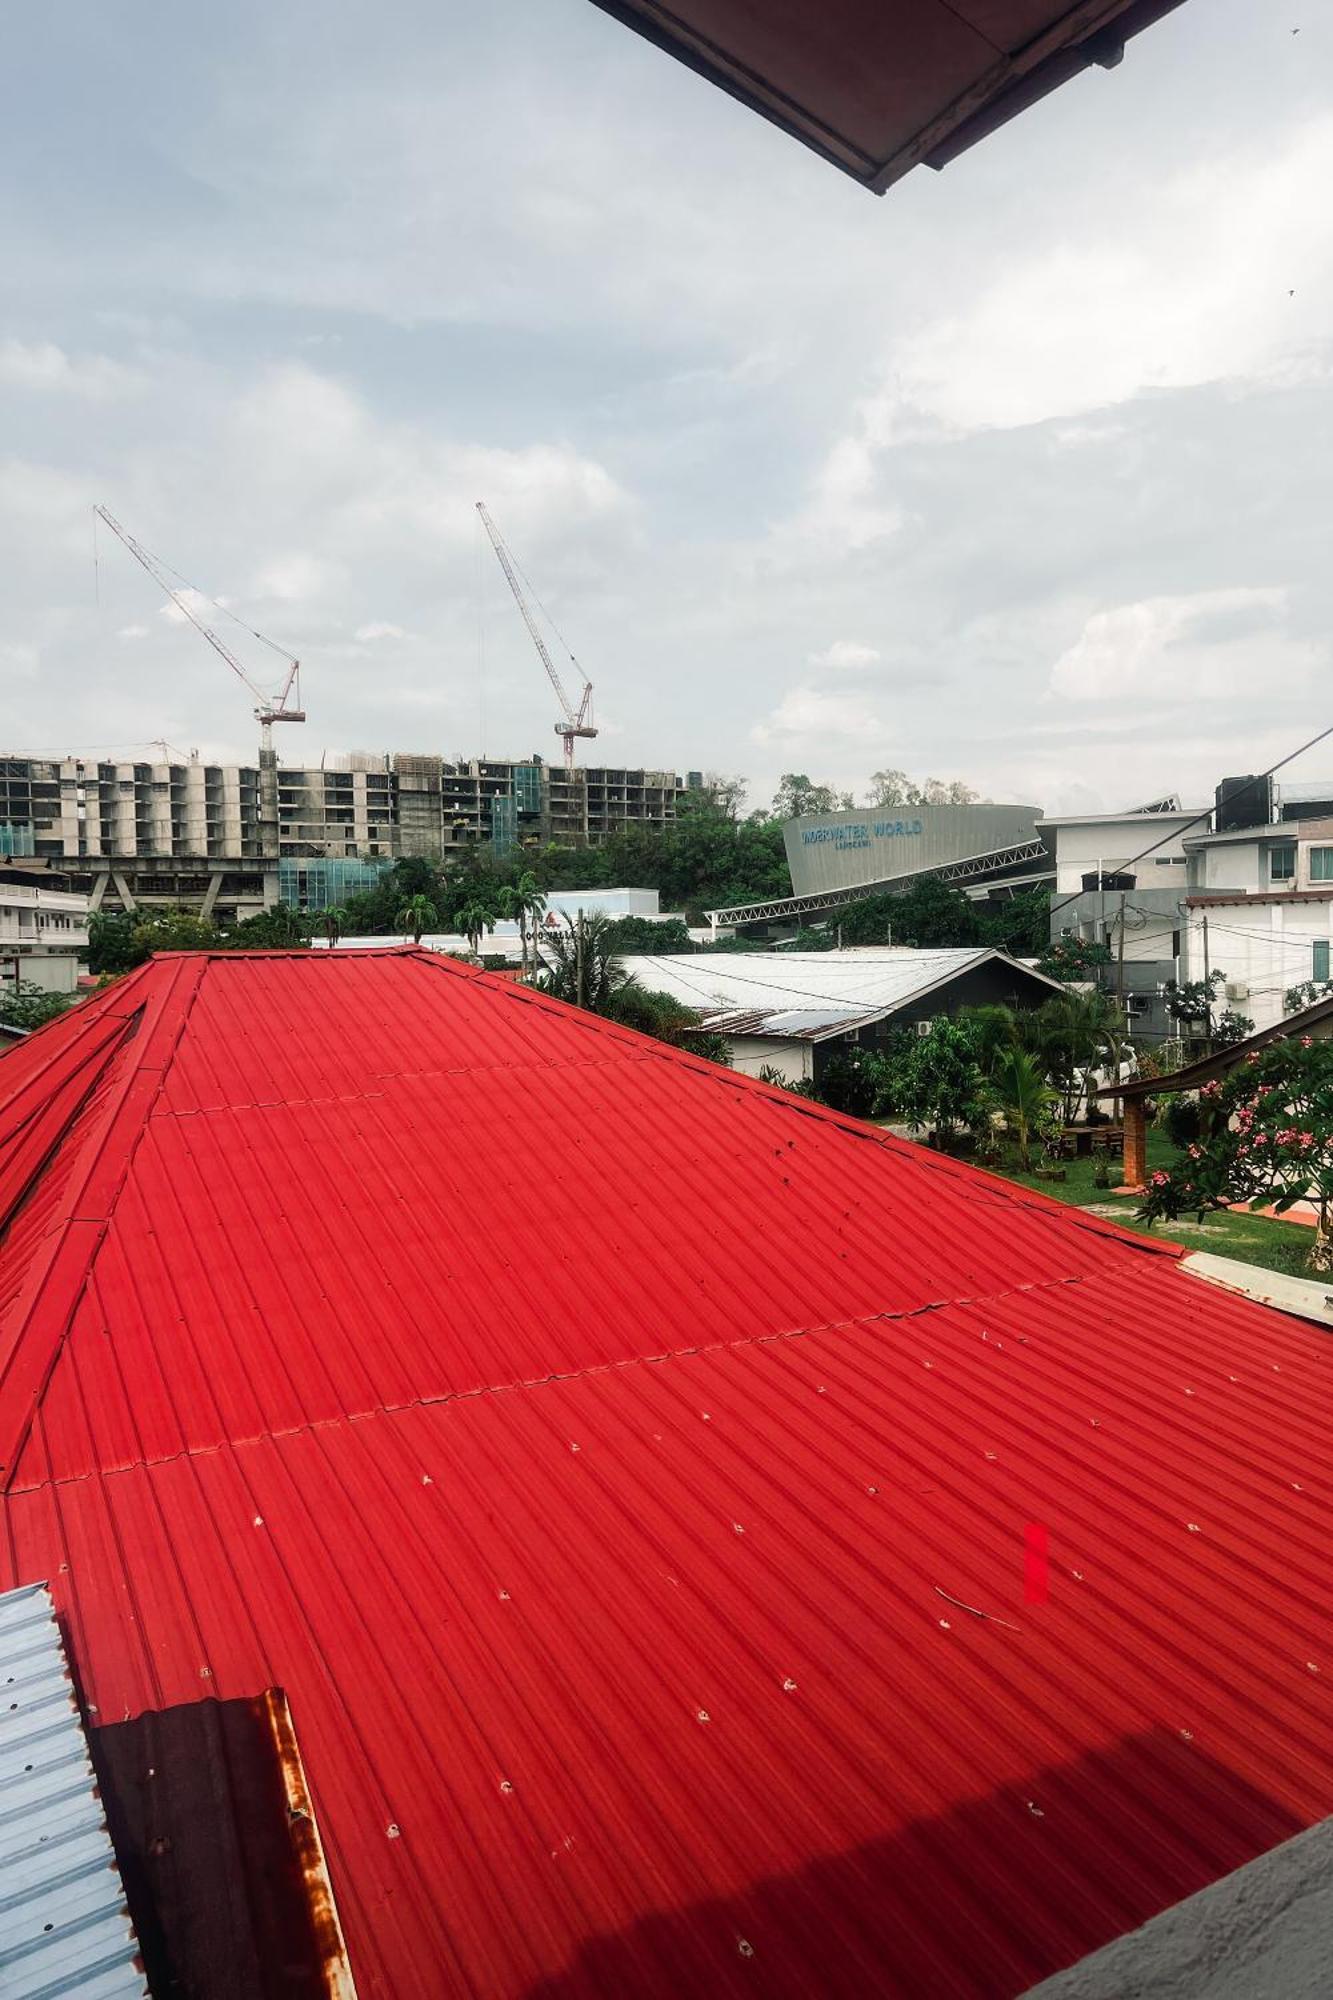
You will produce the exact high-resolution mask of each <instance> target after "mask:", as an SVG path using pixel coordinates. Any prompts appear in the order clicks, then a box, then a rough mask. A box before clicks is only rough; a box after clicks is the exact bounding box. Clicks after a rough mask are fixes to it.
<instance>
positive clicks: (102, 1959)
mask: <svg viewBox="0 0 1333 2000" xmlns="http://www.w3.org/2000/svg"><path fill="white" fill-rule="evenodd" d="M147 1992H148V1988H147V1987H146V1985H145V1984H144V1978H143V1972H142V1969H141V1967H140V1964H139V1956H138V1945H137V1943H136V1941H135V1936H134V1927H133V1925H132V1924H131V1922H130V1916H129V1911H128V1909H127V1908H126V1904H125V1892H124V1890H123V1888H122V1887H121V1881H120V1871H119V1869H118V1868H117V1866H116V1857H115V1853H114V1852H113V1850H112V1846H111V1837H110V1835H109V1834H108V1832H107V1827H106V1819H105V1816H104V1814H103V1812H102V1803H101V1800H100V1798H99V1797H98V1793H97V1783H96V1780H95V1778H94V1776H93V1767H92V1762H91V1759H90V1758H89V1755H88V1745H87V1742H86V1740H85V1737H84V1731H83V1721H82V1718H81V1716H80V1714H79V1709H78V1704H77V1702H76V1701H75V1699H74V1689H73V1686H72V1685H71V1682H70V1677H69V1669H68V1667H67V1666H66V1664H65V1654H64V1649H63V1647H62V1645H61V1642H60V1630H59V1627H58V1626H57V1624H56V1617H55V1611H54V1608H53V1606H52V1603H51V1598H50V1595H49V1593H48V1591H47V1590H46V1589H45V1587H44V1586H43V1585H42V1584H40V1583H33V1584H28V1585H27V1586H26V1587H24V1588H22V1589H18V1590H8V1591H5V1592H4V1593H3V1594H0V1993H3V1994H4V1995H5V2000H50V1996H54V1995H68V1996H70V2000H146V1995H147Z"/></svg>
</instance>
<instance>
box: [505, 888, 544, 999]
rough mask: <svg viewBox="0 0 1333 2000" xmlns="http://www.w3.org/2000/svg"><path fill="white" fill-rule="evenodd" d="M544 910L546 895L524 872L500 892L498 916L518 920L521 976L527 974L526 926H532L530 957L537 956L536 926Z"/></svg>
mask: <svg viewBox="0 0 1333 2000" xmlns="http://www.w3.org/2000/svg"><path fill="white" fill-rule="evenodd" d="M545 908H546V894H545V891H544V890H543V888H542V886H541V884H540V883H539V882H538V880H537V877H536V876H535V875H534V874H532V872H531V871H530V870H525V871H524V873H523V874H522V875H520V876H519V878H518V880H517V882H515V883H513V884H512V885H511V886H510V887H508V888H504V889H502V890H501V891H500V914H501V916H503V917H516V918H517V919H518V949H519V956H520V958H521V960H522V964H523V976H524V978H526V977H527V972H528V925H529V923H531V925H532V955H533V958H534V960H535V959H536V956H537V925H538V924H539V923H540V921H541V918H542V912H543V911H544V910H545Z"/></svg>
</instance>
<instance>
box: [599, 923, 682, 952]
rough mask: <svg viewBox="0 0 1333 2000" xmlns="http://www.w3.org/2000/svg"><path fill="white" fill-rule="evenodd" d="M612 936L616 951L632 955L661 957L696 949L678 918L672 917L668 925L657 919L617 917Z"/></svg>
mask: <svg viewBox="0 0 1333 2000" xmlns="http://www.w3.org/2000/svg"><path fill="white" fill-rule="evenodd" d="M608 936H609V938H610V941H611V947H612V949H613V950H614V951H618V952H625V953H627V954H631V955H634V954H638V953H643V954H645V955H647V956H648V957H657V956H660V955H661V954H663V953H668V952H680V951H693V950H694V948H695V945H694V939H693V938H692V937H691V936H690V933H689V930H688V929H687V927H686V926H685V925H684V924H683V923H682V922H681V921H680V919H679V918H678V917H669V918H668V919H667V920H666V922H665V923H662V922H659V921H658V919H657V918H656V917H613V918H612V920H611V928H610V931H609V933H608Z"/></svg>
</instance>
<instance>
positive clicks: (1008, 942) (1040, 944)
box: [972, 889, 1051, 958]
mask: <svg viewBox="0 0 1333 2000" xmlns="http://www.w3.org/2000/svg"><path fill="white" fill-rule="evenodd" d="M972 908H973V909H974V911H975V912H976V916H977V921H978V923H979V925H980V930H981V942H982V944H989V945H994V947H995V949H996V950H997V951H1007V952H1008V953H1009V956H1010V957H1011V958H1040V957H1041V956H1042V955H1043V953H1045V952H1046V951H1047V950H1048V949H1049V946H1050V936H1051V892H1050V890H1049V889H1020V890H1018V892H1017V893H1016V894H1015V895H1012V896H1007V897H1006V898H1005V899H1004V900H1003V901H1002V902H998V903H980V904H976V903H974V904H973V905H972Z"/></svg>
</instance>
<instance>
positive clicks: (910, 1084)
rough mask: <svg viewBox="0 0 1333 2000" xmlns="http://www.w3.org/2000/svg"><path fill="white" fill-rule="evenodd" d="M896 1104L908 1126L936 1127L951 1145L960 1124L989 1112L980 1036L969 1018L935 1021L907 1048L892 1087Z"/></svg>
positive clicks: (976, 1120)
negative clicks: (981, 1061) (979, 1055)
mask: <svg viewBox="0 0 1333 2000" xmlns="http://www.w3.org/2000/svg"><path fill="white" fill-rule="evenodd" d="M892 1088H893V1090H894V1092H895V1094H896V1099H897V1102H896V1106H895V1108H896V1109H897V1110H898V1111H899V1112H900V1114H901V1115H902V1116H903V1117H905V1118H906V1120H907V1122H908V1124H909V1125H915V1126H923V1125H926V1126H931V1127H933V1128H934V1131H935V1136H936V1138H937V1139H938V1140H939V1141H940V1143H941V1144H943V1145H947V1143H948V1141H949V1139H950V1138H951V1137H952V1135H953V1133H954V1130H955V1128H956V1127H957V1126H959V1125H976V1124H979V1123H980V1122H981V1120H982V1119H983V1118H984V1117H985V1113H986V1085H985V1079H984V1078H983V1076H982V1074H981V1065H980V1062H979V1061H978V1059H977V1038H976V1035H975V1034H974V1032H973V1030H972V1029H971V1028H970V1027H969V1026H968V1025H967V1023H966V1022H965V1021H951V1020H949V1019H948V1018H947V1017H944V1016H941V1018H940V1019H938V1020H935V1021H932V1022H931V1024H930V1032H929V1034H925V1035H917V1036H914V1037H913V1038H912V1039H911V1042H910V1045H909V1046H907V1047H906V1048H905V1049H904V1051H903V1057H902V1064H901V1069H900V1070H899V1072H898V1074H897V1077H896V1078H895V1082H894V1085H893V1086H892Z"/></svg>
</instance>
